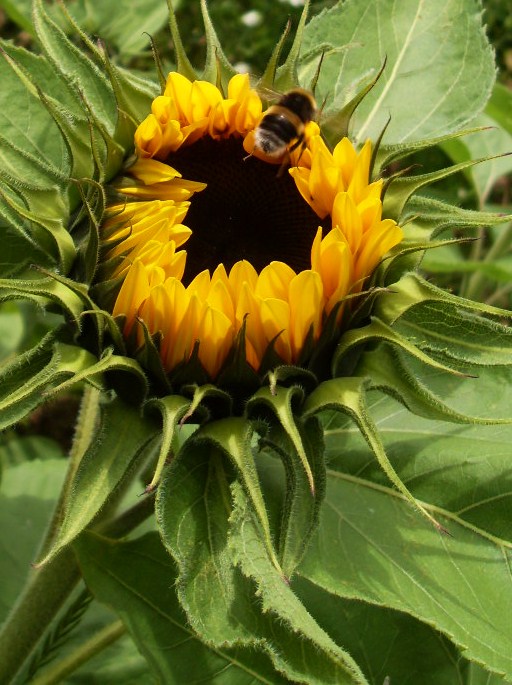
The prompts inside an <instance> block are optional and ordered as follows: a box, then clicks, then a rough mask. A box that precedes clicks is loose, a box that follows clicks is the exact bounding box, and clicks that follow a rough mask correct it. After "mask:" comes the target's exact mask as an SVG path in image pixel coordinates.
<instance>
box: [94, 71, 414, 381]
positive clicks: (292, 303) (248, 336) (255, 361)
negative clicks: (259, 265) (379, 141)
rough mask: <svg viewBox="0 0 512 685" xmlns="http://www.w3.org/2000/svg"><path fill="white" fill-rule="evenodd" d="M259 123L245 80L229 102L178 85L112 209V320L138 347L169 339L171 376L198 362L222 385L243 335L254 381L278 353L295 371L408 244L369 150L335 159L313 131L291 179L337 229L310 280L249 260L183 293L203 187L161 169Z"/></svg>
mask: <svg viewBox="0 0 512 685" xmlns="http://www.w3.org/2000/svg"><path fill="white" fill-rule="evenodd" d="M261 116H262V106H261V101H260V100H259V97H258V96H257V94H256V93H255V92H254V91H252V90H251V89H250V87H249V81H248V78H247V77H246V76H242V75H238V76H235V77H233V79H231V82H230V84H229V88H228V97H227V98H223V96H222V94H221V92H220V91H219V90H218V89H217V88H216V87H215V86H213V85H212V84H210V83H207V82H203V81H195V82H193V83H192V82H190V81H188V80H187V79H185V78H184V77H183V76H180V75H179V74H175V73H172V74H170V75H169V79H168V82H167V87H166V89H165V92H164V95H162V96H160V97H158V98H156V100H155V101H154V102H153V107H152V113H151V114H150V115H149V116H148V118H147V119H146V120H145V121H143V122H142V124H141V125H140V126H139V128H138V129H137V132H136V135H135V141H136V147H137V150H138V153H139V159H138V161H137V162H136V163H135V164H134V165H133V166H132V167H131V168H129V169H128V170H127V175H126V176H125V177H124V178H123V179H122V180H121V181H119V182H118V183H117V185H116V187H117V191H118V193H119V194H120V196H123V195H124V196H125V197H126V202H124V203H123V202H121V201H120V202H118V203H116V204H115V205H113V206H111V207H110V208H109V216H108V219H107V220H106V222H105V223H104V225H103V241H104V245H106V255H107V257H106V259H107V260H108V264H110V265H111V267H110V268H111V275H112V277H113V278H122V279H123V280H122V285H121V287H120V291H119V294H118V297H117V300H116V303H115V306H114V311H113V313H114V315H122V316H124V317H125V327H124V334H125V335H126V336H128V335H135V337H136V339H137V340H138V343H139V344H140V345H142V344H143V343H144V331H143V326H142V325H140V324H141V322H143V323H144V325H145V326H146V327H147V329H148V331H149V332H150V333H151V334H154V333H157V332H159V333H160V334H161V347H160V355H161V358H162V362H163V365H164V367H165V368H166V369H167V370H168V371H173V370H174V369H175V368H176V367H177V366H179V365H180V364H181V363H185V362H187V361H188V360H189V359H190V358H191V356H192V355H193V354H197V355H198V358H199V360H200V362H201V363H202V365H203V366H204V368H205V369H206V371H207V372H208V373H209V374H210V375H211V377H212V378H215V376H216V375H217V374H218V373H219V371H220V370H221V369H222V366H223V364H224V362H225V361H226V358H227V356H228V354H229V352H230V350H231V349H232V347H233V344H234V342H235V340H236V338H237V336H238V334H239V333H240V331H241V330H242V329H243V330H244V333H245V343H246V355H247V361H248V362H249V364H251V365H252V366H253V367H254V369H256V370H258V368H259V366H260V364H261V362H262V359H263V357H264V355H265V353H266V351H267V350H268V348H269V346H270V345H271V346H273V349H274V351H275V352H276V353H277V354H278V355H279V356H280V357H281V359H282V360H283V362H285V363H297V362H298V361H300V358H301V353H302V351H303V349H304V345H305V343H306V341H307V340H308V341H309V340H312V341H315V340H316V339H318V337H319V336H320V334H321V331H322V326H323V324H324V322H325V320H326V317H327V316H328V315H329V314H330V312H331V311H332V310H333V308H334V307H335V305H337V304H338V303H339V302H340V301H343V300H344V298H346V297H347V295H351V294H354V293H357V292H359V291H360V290H361V289H362V285H363V281H364V279H365V278H366V277H367V276H369V275H370V274H371V273H372V271H373V269H374V268H375V266H376V265H377V264H378V262H379V261H380V260H381V259H382V257H383V256H384V254H385V253H386V252H387V251H388V250H389V249H391V248H392V247H393V246H394V245H396V244H397V243H399V242H400V240H401V239H402V231H401V229H400V228H399V227H398V226H397V225H396V223H395V222H394V221H391V220H389V219H384V220H383V219H382V202H381V198H380V195H381V191H382V182H381V181H376V182H373V183H370V182H369V173H370V160H371V146H370V143H369V142H367V143H366V144H365V145H364V146H363V148H362V149H361V151H360V152H357V151H356V150H355V149H354V147H353V146H352V144H351V143H350V141H349V140H348V139H347V138H344V139H343V140H341V141H340V142H339V143H338V145H337V146H336V147H335V149H334V151H333V152H332V153H331V152H330V150H329V149H328V148H327V146H326V145H325V143H324V142H323V140H322V138H321V136H320V135H319V129H318V126H317V125H316V124H315V123H311V124H310V125H309V126H308V131H307V147H306V149H304V150H297V151H295V152H294V153H293V155H292V163H293V164H294V165H295V166H292V167H291V168H290V174H291V175H292V177H293V179H294V181H295V184H296V187H297V191H298V192H299V193H300V194H301V195H302V197H303V198H304V200H305V201H306V202H307V203H309V205H310V206H311V207H312V208H313V210H314V211H315V212H316V214H317V215H318V216H319V217H320V219H325V218H326V217H329V216H330V217H331V221H332V228H331V229H329V230H326V231H325V235H324V231H323V229H322V228H321V227H319V228H318V231H317V233H316V236H315V238H314V240H313V242H312V246H311V268H309V269H305V270H302V271H300V272H298V273H296V272H295V271H294V270H293V269H292V268H291V267H290V266H289V265H287V264H285V263H284V262H278V261H272V262H270V263H269V264H268V265H267V266H265V268H263V269H262V270H261V272H259V273H258V272H257V271H256V269H255V268H254V267H253V266H252V265H251V263H250V262H249V261H245V260H241V261H239V262H237V263H235V264H234V265H233V266H232V268H231V269H230V270H229V273H228V271H227V270H226V269H225V267H224V265H223V264H219V265H218V266H217V268H215V269H214V271H213V273H210V272H209V271H203V272H201V273H199V274H197V275H196V276H195V277H194V278H193V279H192V281H191V282H190V283H189V284H188V285H185V284H184V283H183V274H184V270H185V264H186V242H187V240H190V241H193V240H194V236H193V234H192V231H191V230H190V228H188V227H187V226H186V225H185V224H184V223H182V222H186V214H187V210H188V208H189V206H190V204H191V203H193V202H194V194H195V193H197V192H200V191H201V190H203V189H204V187H205V186H204V184H201V183H197V182H195V181H189V180H186V179H183V178H181V175H180V173H179V170H176V169H173V168H172V167H170V166H168V165H167V164H164V163H163V162H162V161H158V160H162V159H165V158H166V156H167V155H168V154H169V153H170V152H172V151H175V150H177V149H178V148H179V147H180V146H181V145H185V144H186V145H192V144H193V142H194V141H197V140H198V139H199V138H201V137H203V136H211V137H212V138H222V137H227V136H231V135H238V136H242V137H244V138H247V137H248V136H250V135H251V132H252V131H253V130H254V128H255V126H256V125H257V123H258V121H259V119H260V118H261ZM248 146H249V147H250V141H249V143H248ZM178 166H179V165H178ZM228 191H229V189H228ZM248 192H250V189H248ZM226 197H229V192H227V194H226ZM183 246H184V247H185V249H179V248H182V247H183Z"/></svg>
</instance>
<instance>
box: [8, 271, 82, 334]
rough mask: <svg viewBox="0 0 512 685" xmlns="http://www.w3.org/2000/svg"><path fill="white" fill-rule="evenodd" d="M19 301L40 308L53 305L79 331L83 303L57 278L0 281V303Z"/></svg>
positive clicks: (80, 298)
mask: <svg viewBox="0 0 512 685" xmlns="http://www.w3.org/2000/svg"><path fill="white" fill-rule="evenodd" d="M19 299H23V300H30V301H31V302H34V303H35V304H37V305H39V306H41V307H44V306H48V304H50V303H53V304H55V305H57V307H58V308H59V309H60V310H61V311H63V312H65V314H66V315H67V316H68V317H70V318H71V319H72V320H73V322H74V325H75V327H76V328H77V329H78V330H79V329H80V325H81V324H80V318H81V316H82V313H83V311H84V301H83V299H82V297H81V296H80V295H79V294H77V293H76V292H74V291H73V290H71V289H70V288H69V287H67V285H66V284H65V283H63V282H61V281H60V280H58V279H57V278H53V277H44V278H34V279H31V280H21V279H14V278H6V279H0V301H2V302H7V301H8V300H19Z"/></svg>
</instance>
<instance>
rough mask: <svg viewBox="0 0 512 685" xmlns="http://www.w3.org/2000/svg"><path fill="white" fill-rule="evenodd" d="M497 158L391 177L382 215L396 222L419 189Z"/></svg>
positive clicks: (483, 158) (387, 186)
mask: <svg viewBox="0 0 512 685" xmlns="http://www.w3.org/2000/svg"><path fill="white" fill-rule="evenodd" d="M499 156H501V155H495V156H490V157H482V158H481V159H472V160H469V161H466V162H460V163H459V164H452V166H449V167H446V168H444V169H438V170H437V171H431V172H430V173H427V174H418V175H417V176H401V175H398V176H395V177H392V178H390V179H389V181H388V182H387V184H386V185H385V187H384V191H383V193H384V195H383V209H382V213H383V215H384V216H385V217H387V218H388V219H394V220H395V221H397V222H398V221H400V219H401V217H402V214H403V212H404V208H405V205H406V203H407V201H408V200H409V198H410V197H411V196H412V195H413V194H414V193H415V192H416V191H418V190H419V189H420V188H423V187H425V186H427V185H431V184H432V183H435V182H436V181H440V180H441V179H443V178H447V177H448V176H451V175H453V174H456V173H458V172H459V171H464V169H469V168H470V167H472V166H475V164H480V163H481V162H486V161H488V160H490V159H494V158H495V157H499Z"/></svg>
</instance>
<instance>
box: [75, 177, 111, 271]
mask: <svg viewBox="0 0 512 685" xmlns="http://www.w3.org/2000/svg"><path fill="white" fill-rule="evenodd" d="M77 188H78V192H79V193H80V197H81V200H82V207H81V211H80V214H81V215H85V216H84V217H82V221H80V218H79V219H77V221H78V230H77V231H76V232H75V234H74V238H75V241H76V243H77V245H78V249H77V260H76V263H75V265H74V271H75V272H76V277H77V280H80V281H82V282H84V283H87V284H90V283H91V282H92V280H93V278H94V275H95V273H96V269H97V265H98V257H99V249H100V222H99V220H100V218H101V216H102V215H103V211H104V208H105V194H104V192H103V188H102V187H101V184H99V183H96V182H95V181H92V180H91V181H89V182H88V183H85V182H81V183H78V184H77Z"/></svg>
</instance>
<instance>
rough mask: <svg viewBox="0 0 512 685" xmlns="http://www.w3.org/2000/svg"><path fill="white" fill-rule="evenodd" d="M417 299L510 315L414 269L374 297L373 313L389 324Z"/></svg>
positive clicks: (416, 301) (491, 313)
mask: <svg viewBox="0 0 512 685" xmlns="http://www.w3.org/2000/svg"><path fill="white" fill-rule="evenodd" d="M421 302H444V303H447V304H451V305H453V306H454V307H459V308H462V309H467V310H469V311H472V312H480V313H482V314H490V315H492V316H501V317H506V318H507V319H508V318H510V316H511V313H510V312H509V311H508V310H506V309H501V308H499V307H493V306H491V305H488V304H484V303H483V302H476V301H474V300H468V299H466V298H464V297H459V296H457V295H453V294H452V293H449V292H447V291H446V290H442V289H441V288H438V287H437V286H435V285H433V284H432V283H430V282H429V281H427V280H425V279H424V278H422V277H421V276H420V275H418V274H416V273H409V274H406V275H405V276H403V277H402V278H401V279H400V280H399V281H397V282H396V283H393V286H392V287H391V288H389V289H388V290H387V291H383V292H382V294H381V295H380V297H378V298H377V299H376V301H375V308H374V314H375V316H376V317H379V318H380V319H382V321H384V322H386V323H387V324H389V325H392V324H394V323H395V321H397V320H398V319H399V318H400V317H401V316H403V315H404V314H405V313H406V312H407V310H408V309H410V308H411V307H414V306H415V305H417V304H419V303H421Z"/></svg>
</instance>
